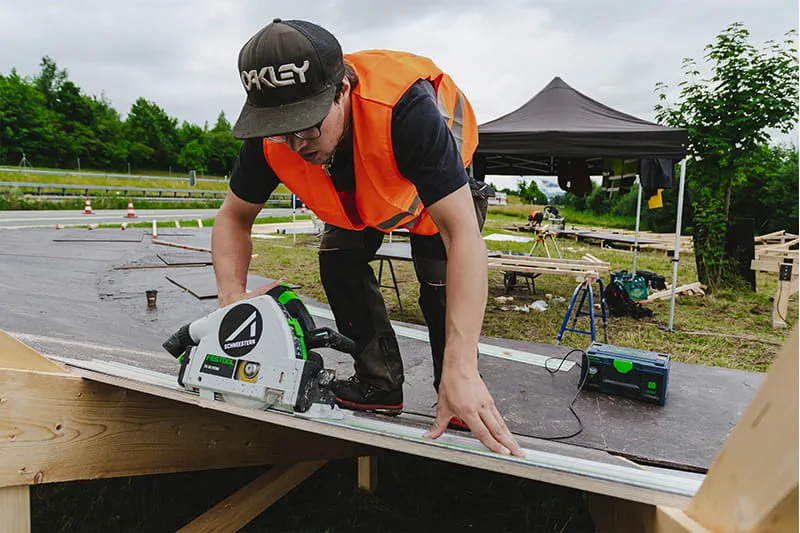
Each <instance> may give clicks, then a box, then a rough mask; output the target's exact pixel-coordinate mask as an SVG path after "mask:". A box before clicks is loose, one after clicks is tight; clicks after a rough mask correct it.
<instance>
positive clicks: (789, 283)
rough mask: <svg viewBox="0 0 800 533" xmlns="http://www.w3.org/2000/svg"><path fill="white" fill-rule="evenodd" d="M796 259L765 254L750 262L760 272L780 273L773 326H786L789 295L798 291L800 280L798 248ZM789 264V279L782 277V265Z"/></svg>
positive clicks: (773, 313) (774, 301) (751, 267)
mask: <svg viewBox="0 0 800 533" xmlns="http://www.w3.org/2000/svg"><path fill="white" fill-rule="evenodd" d="M793 253H794V255H795V257H794V259H793V258H790V257H785V256H781V255H764V256H761V257H760V258H759V259H754V260H752V261H751V262H750V269H751V270H756V271H759V272H772V273H775V274H777V275H778V287H777V288H776V289H775V297H774V298H773V299H772V327H773V328H782V327H786V311H787V308H788V305H789V297H790V296H792V295H793V294H794V293H796V292H797V291H798V280H800V271H799V270H798V269H800V261H798V258H797V250H793ZM785 264H788V265H789V268H790V269H791V275H790V276H789V279H788V280H782V279H780V271H781V266H782V265H785Z"/></svg>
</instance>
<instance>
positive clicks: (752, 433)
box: [686, 327, 798, 533]
mask: <svg viewBox="0 0 800 533" xmlns="http://www.w3.org/2000/svg"><path fill="white" fill-rule="evenodd" d="M797 331H798V330H797V327H795V328H794V329H793V330H792V332H791V333H790V334H789V338H788V340H787V342H786V344H784V346H783V348H782V349H781V351H780V353H779V355H778V358H777V360H776V361H775V363H774V364H773V365H772V368H771V369H770V372H769V375H767V379H766V380H765V381H764V384H763V385H762V386H761V388H760V389H759V391H758V393H757V394H756V397H755V398H754V399H753V401H752V402H751V403H750V405H749V406H748V408H747V410H746V411H745V413H744V415H742V418H741V419H740V420H739V422H738V423H737V424H736V427H735V428H734V429H733V433H731V436H730V437H729V438H728V440H727V442H726V443H725V445H724V446H723V447H722V451H721V452H720V454H719V455H718V456H717V459H716V461H715V462H714V464H713V465H711V468H710V469H709V471H708V476H707V477H706V480H705V482H703V484H702V485H701V487H700V490H699V491H698V492H697V494H696V495H695V497H694V498H693V499H692V501H691V502H690V503H689V507H688V508H687V509H686V514H687V515H688V516H690V517H692V518H693V519H694V520H696V521H697V522H699V523H701V524H703V525H704V526H705V527H707V528H709V529H710V530H712V531H715V532H716V531H720V532H752V533H755V532H767V531H797V528H798V516H797V511H798V505H797V495H798V489H797V487H798V385H797V375H798V340H797V335H798V333H797Z"/></svg>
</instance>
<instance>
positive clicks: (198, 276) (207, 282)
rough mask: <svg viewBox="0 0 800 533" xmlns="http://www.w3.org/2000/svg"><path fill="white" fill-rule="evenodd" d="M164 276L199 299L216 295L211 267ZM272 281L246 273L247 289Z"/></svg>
mask: <svg viewBox="0 0 800 533" xmlns="http://www.w3.org/2000/svg"><path fill="white" fill-rule="evenodd" d="M166 278H167V279H168V280H169V281H171V282H172V283H174V284H175V285H177V286H179V287H181V288H183V289H186V290H187V291H189V292H190V293H191V294H193V295H194V296H195V297H197V298H199V299H201V300H204V299H210V298H216V297H217V282H216V279H215V278H214V270H213V269H212V268H211V267H205V268H199V269H187V270H181V271H180V272H170V273H169V274H167V275H166ZM273 281H275V280H274V279H271V278H265V277H262V276H254V275H252V274H248V276H247V289H248V290H253V289H257V288H258V287H261V286H262V285H267V284H268V283H272V282H273ZM289 286H290V287H291V288H293V289H296V288H299V287H300V286H299V285H295V284H289Z"/></svg>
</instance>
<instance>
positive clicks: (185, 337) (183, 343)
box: [161, 324, 197, 359]
mask: <svg viewBox="0 0 800 533" xmlns="http://www.w3.org/2000/svg"><path fill="white" fill-rule="evenodd" d="M190 325H191V324H185V325H183V326H181V328H180V329H179V330H178V331H176V332H175V333H173V334H172V335H170V337H169V338H168V339H167V340H165V341H164V344H162V345H161V346H163V347H164V349H165V350H166V351H168V352H169V353H170V354H172V356H173V357H174V358H175V359H178V358H179V357H180V356H182V355H183V354H184V352H186V348H188V347H189V346H197V343H196V342H195V341H194V340H193V339H192V336H191V335H190V334H189V326H190Z"/></svg>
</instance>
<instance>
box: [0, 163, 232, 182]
mask: <svg viewBox="0 0 800 533" xmlns="http://www.w3.org/2000/svg"><path fill="white" fill-rule="evenodd" d="M0 172H16V173H19V174H39V175H43V176H81V177H87V178H122V179H139V180H156V181H158V180H160V181H186V182H188V181H189V178H188V177H185V178H181V177H173V176H169V177H168V176H145V175H143V174H115V173H112V172H76V171H74V170H36V169H33V168H30V167H28V168H14V167H0ZM196 181H204V182H208V183H220V182H223V183H224V181H223V180H220V179H214V178H197V180H196Z"/></svg>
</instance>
